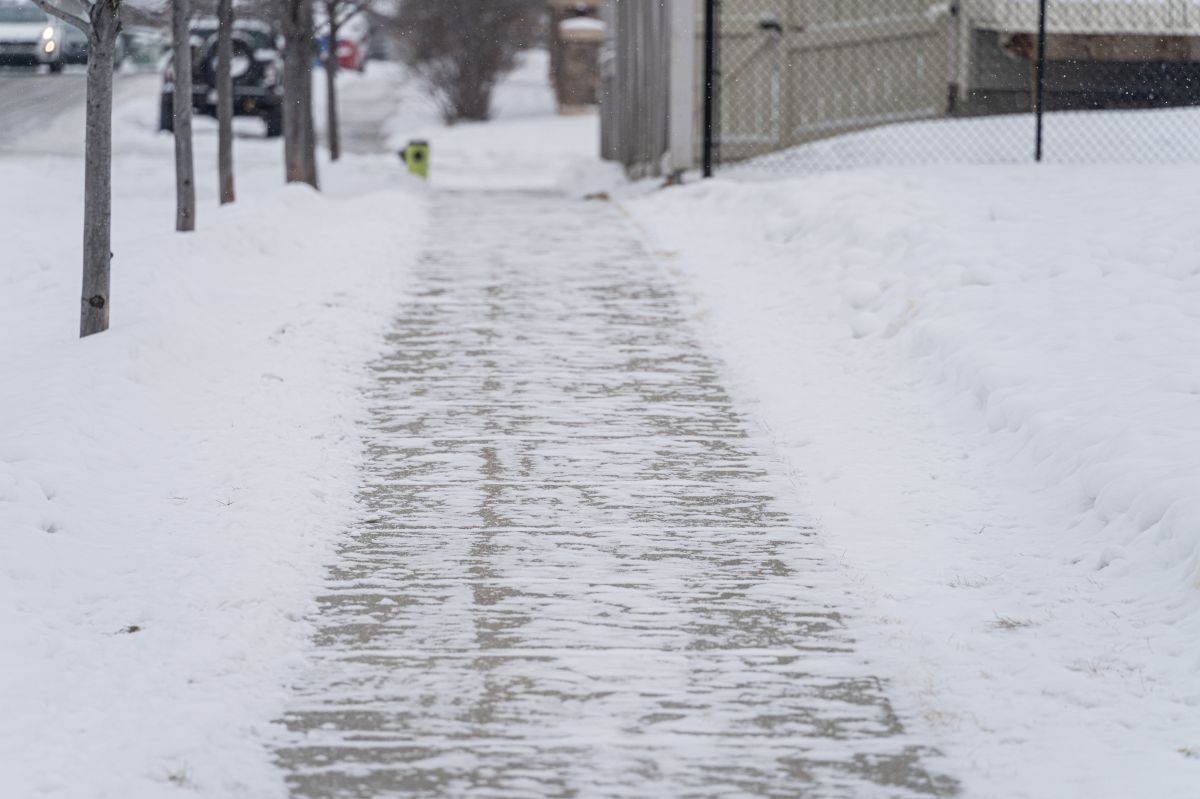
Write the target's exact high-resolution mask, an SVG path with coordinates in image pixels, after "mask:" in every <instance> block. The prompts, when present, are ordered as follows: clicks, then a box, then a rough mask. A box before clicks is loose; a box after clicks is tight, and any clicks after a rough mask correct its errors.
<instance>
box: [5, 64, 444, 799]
mask: <svg viewBox="0 0 1200 799" xmlns="http://www.w3.org/2000/svg"><path fill="white" fill-rule="evenodd" d="M384 77H385V78H386V75H385V76H384ZM29 80H41V78H37V77H31V78H29ZM371 80H372V79H371V78H370V76H369V75H368V76H367V77H366V78H359V76H351V78H350V80H348V81H347V83H346V85H347V87H348V89H347V91H349V92H353V91H355V90H356V83H355V82H356V81H357V82H358V83H360V84H361V86H359V87H358V88H359V89H361V90H363V91H366V92H367V93H368V94H370V93H371V92H372V91H373V89H372V86H371ZM158 83H159V81H158V79H157V78H156V77H154V76H131V77H123V78H122V79H121V80H119V81H118V98H117V103H116V112H115V113H116V120H115V122H116V136H115V153H116V161H115V165H114V182H115V184H114V251H115V258H114V261H113V295H112V296H113V300H112V303H113V304H112V320H113V327H112V329H111V330H110V331H109V332H107V333H105V334H103V335H100V336H95V337H91V338H89V339H85V340H82V341H81V340H79V339H78V338H77V337H76V336H77V325H78V308H79V279H80V278H79V272H80V256H79V251H80V238H81V236H80V230H79V224H80V207H81V199H80V198H81V188H82V187H81V184H82V159H81V151H82V108H81V107H77V108H74V109H73V110H71V111H69V112H68V113H65V114H64V115H62V116H60V117H57V118H55V119H53V120H49V121H48V123H47V124H46V125H43V126H42V129H41V130H40V131H38V132H37V133H36V134H35V133H32V132H31V133H30V134H29V136H28V137H27V138H25V139H23V140H21V141H19V142H16V143H7V144H6V148H7V149H6V150H4V151H3V152H0V185H2V186H4V188H5V191H4V192H2V193H0V224H2V225H3V229H4V236H3V244H4V246H3V253H2V254H0V287H2V289H3V292H4V295H5V297H6V300H7V302H6V305H7V310H6V312H5V315H4V318H3V320H2V321H0V374H2V375H3V377H2V378H0V417H2V418H3V419H4V424H3V425H2V426H0V533H2V534H0V629H2V630H3V631H4V645H3V646H0V673H2V674H4V675H5V679H4V683H3V686H2V687H0V707H3V708H4V717H5V723H4V724H3V725H2V726H0V752H3V753H4V754H3V758H2V760H3V773H2V774H0V794H3V795H4V796H6V797H34V796H48V797H70V798H71V799H76V798H77V797H84V796H86V797H97V798H98V797H114V798H115V797H120V798H121V799H136V798H137V797H149V796H164V795H175V794H176V793H178V794H180V795H201V796H214V797H215V796H254V797H266V796H271V795H279V791H280V790H281V781H280V779H279V777H278V775H276V773H275V769H274V767H273V766H272V764H271V762H270V757H269V754H268V752H267V750H266V749H265V748H264V747H263V745H262V743H261V742H262V740H264V739H265V737H267V736H269V734H270V732H271V723H272V721H273V720H274V719H276V718H278V714H279V713H280V708H281V705H282V701H283V699H284V698H285V697H286V690H285V686H286V684H287V681H288V679H289V676H288V675H289V674H290V673H291V671H292V669H293V668H294V667H295V666H297V665H298V664H297V662H296V661H297V655H296V654H295V653H297V652H299V651H301V646H302V644H303V642H304V639H305V637H306V636H307V634H308V627H307V626H306V625H305V624H304V623H303V622H302V619H303V618H304V616H305V614H306V613H307V612H308V611H309V609H310V608H311V607H312V605H313V601H314V599H313V593H314V590H315V589H314V587H315V586H316V585H317V584H318V583H319V581H320V579H321V577H322V574H323V566H324V564H325V563H327V562H328V561H329V560H330V558H331V556H332V554H331V553H332V548H333V545H334V543H335V542H336V540H337V537H338V536H339V535H340V534H341V533H342V532H343V531H344V529H345V527H346V525H347V524H348V522H349V521H350V520H351V519H352V518H354V515H355V514H356V512H357V511H356V506H355V495H356V490H357V487H358V474H357V466H358V463H359V462H360V460H361V458H360V448H361V442H360V438H359V436H358V433H357V430H356V427H355V425H356V422H358V421H359V419H360V417H361V416H362V414H363V413H364V402H363V400H362V398H361V395H360V388H361V387H362V386H364V385H366V383H367V381H368V379H369V377H368V368H367V363H368V362H369V361H370V360H371V359H372V358H373V357H374V356H375V355H376V354H377V353H379V352H380V350H381V348H382V347H383V346H384V338H383V334H384V332H385V330H386V328H387V325H388V322H389V320H390V314H391V311H392V310H393V308H394V306H395V304H396V303H397V302H398V301H399V298H400V297H401V296H402V292H403V288H404V285H405V274H406V269H407V267H408V265H409V264H410V263H411V261H412V259H413V258H414V256H415V254H416V252H417V251H418V249H419V246H420V238H421V233H422V230H423V229H424V222H423V215H424V196H423V194H424V189H423V187H421V186H418V185H417V182H416V181H415V180H412V179H409V178H408V177H407V176H405V175H403V173H402V170H401V168H400V166H399V164H398V162H397V161H396V159H395V156H394V154H387V155H386V156H385V155H378V156H374V157H369V156H361V157H360V156H351V157H348V158H347V159H346V160H345V161H343V162H342V163H341V164H338V165H330V164H322V170H321V176H322V179H323V189H324V191H323V192H322V193H321V194H317V193H316V192H314V191H312V190H310V189H308V188H307V187H297V186H291V187H284V186H283V185H282V182H283V181H282V179H283V167H282V157H281V145H280V143H279V141H278V140H276V141H264V140H263V139H262V127H261V123H259V122H258V121H257V120H253V119H251V120H238V125H237V131H238V137H237V140H236V162H237V168H238V171H237V182H238V193H239V201H238V202H237V203H236V204H235V205H233V206H229V207H227V208H221V209H218V207H217V204H216V196H217V191H216V157H215V125H214V124H213V123H212V121H211V120H207V119H197V134H196V145H197V159H196V164H197V172H198V187H197V190H198V198H199V206H200V207H199V213H198V229H199V232H197V233H195V234H189V235H180V234H176V233H174V232H173V225H174V183H173V175H174V173H173V168H172V164H173V160H172V159H173V146H172V140H171V137H170V136H166V135H159V134H158V133H156V131H155V130H154V127H153V126H154V122H155V121H156V110H157V92H158ZM381 113H387V109H382V110H381Z"/></svg>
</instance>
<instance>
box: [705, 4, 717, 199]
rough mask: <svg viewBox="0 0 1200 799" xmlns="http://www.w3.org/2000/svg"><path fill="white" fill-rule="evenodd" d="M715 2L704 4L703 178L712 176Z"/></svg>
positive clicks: (715, 38)
mask: <svg viewBox="0 0 1200 799" xmlns="http://www.w3.org/2000/svg"><path fill="white" fill-rule="evenodd" d="M717 1H718V0H705V2H704V177H706V178H711V177H712V175H713V148H714V146H715V143H714V141H713V134H714V130H713V126H714V125H715V124H716V109H715V105H716V93H717V76H716V73H717Z"/></svg>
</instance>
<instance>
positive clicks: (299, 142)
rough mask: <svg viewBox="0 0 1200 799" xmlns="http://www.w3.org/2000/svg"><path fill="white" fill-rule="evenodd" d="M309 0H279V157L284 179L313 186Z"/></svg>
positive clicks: (310, 15) (314, 139)
mask: <svg viewBox="0 0 1200 799" xmlns="http://www.w3.org/2000/svg"><path fill="white" fill-rule="evenodd" d="M312 8H313V6H312V2H311V0H279V10H280V14H279V17H280V22H281V23H282V25H283V37H284V40H285V42H284V49H283V160H284V171H285V174H286V179H287V182H288V183H307V184H309V185H310V186H312V187H313V188H317V159H316V138H315V136H314V133H313V114H312V40H313V12H312Z"/></svg>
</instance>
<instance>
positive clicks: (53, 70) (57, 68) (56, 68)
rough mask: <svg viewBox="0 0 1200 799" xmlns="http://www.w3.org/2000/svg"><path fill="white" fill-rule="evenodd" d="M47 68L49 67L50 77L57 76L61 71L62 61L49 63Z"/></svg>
mask: <svg viewBox="0 0 1200 799" xmlns="http://www.w3.org/2000/svg"><path fill="white" fill-rule="evenodd" d="M48 66H49V67H50V74H51V75H57V74H59V73H60V72H62V71H63V62H62V61H52V62H50V64H49V65H48Z"/></svg>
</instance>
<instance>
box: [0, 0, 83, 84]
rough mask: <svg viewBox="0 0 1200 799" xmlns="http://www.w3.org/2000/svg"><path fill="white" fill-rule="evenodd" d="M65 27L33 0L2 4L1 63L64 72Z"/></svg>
mask: <svg viewBox="0 0 1200 799" xmlns="http://www.w3.org/2000/svg"><path fill="white" fill-rule="evenodd" d="M66 27H67V25H66V24H65V23H64V22H62V21H61V20H58V19H56V18H54V17H52V16H50V15H49V14H47V13H46V12H45V11H42V10H41V9H40V8H38V7H37V6H35V5H33V4H32V3H0V66H14V67H38V66H41V65H42V64H45V65H46V66H48V67H49V68H50V71H51V72H62V68H63V36H64V28H66Z"/></svg>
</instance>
